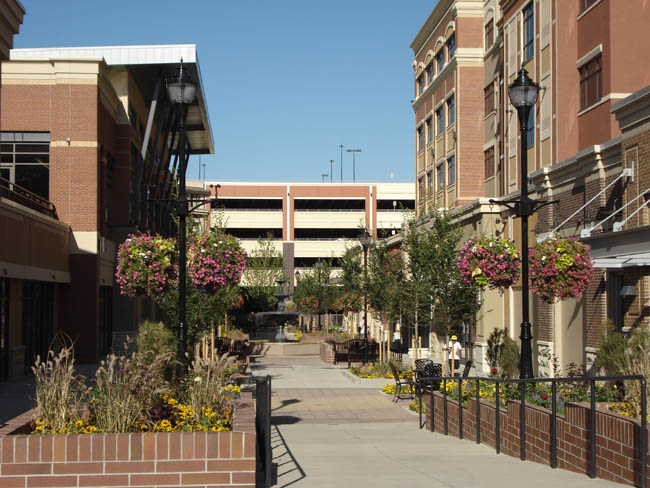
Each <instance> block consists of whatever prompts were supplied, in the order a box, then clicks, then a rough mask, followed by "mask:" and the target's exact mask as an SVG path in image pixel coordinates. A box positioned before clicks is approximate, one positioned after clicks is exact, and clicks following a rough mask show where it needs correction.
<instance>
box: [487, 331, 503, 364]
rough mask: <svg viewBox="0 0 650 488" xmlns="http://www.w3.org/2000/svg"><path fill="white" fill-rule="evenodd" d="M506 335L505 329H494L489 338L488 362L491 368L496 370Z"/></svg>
mask: <svg viewBox="0 0 650 488" xmlns="http://www.w3.org/2000/svg"><path fill="white" fill-rule="evenodd" d="M504 335H505V330H504V329H494V330H493V331H492V332H491V333H490V335H489V337H488V340H487V346H488V348H487V361H488V364H489V365H490V367H491V368H496V367H497V366H498V364H499V356H500V353H501V344H502V342H503V336H504Z"/></svg>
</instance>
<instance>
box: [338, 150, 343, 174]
mask: <svg viewBox="0 0 650 488" xmlns="http://www.w3.org/2000/svg"><path fill="white" fill-rule="evenodd" d="M339 149H340V150H341V183H343V144H339Z"/></svg>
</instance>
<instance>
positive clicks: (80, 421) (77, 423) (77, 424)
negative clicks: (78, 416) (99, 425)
mask: <svg viewBox="0 0 650 488" xmlns="http://www.w3.org/2000/svg"><path fill="white" fill-rule="evenodd" d="M74 424H75V425H76V426H77V427H81V426H83V424H84V421H83V420H77V421H75V423H74Z"/></svg>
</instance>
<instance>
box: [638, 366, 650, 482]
mask: <svg viewBox="0 0 650 488" xmlns="http://www.w3.org/2000/svg"><path fill="white" fill-rule="evenodd" d="M639 382H640V383H641V385H640V386H641V483H640V485H641V486H643V487H644V488H645V486H646V482H647V481H646V480H647V476H648V473H647V471H648V462H647V459H648V453H647V451H648V445H647V440H648V437H647V436H648V411H647V408H648V407H647V405H646V401H647V398H646V379H645V377H644V376H641V377H640V378H639Z"/></svg>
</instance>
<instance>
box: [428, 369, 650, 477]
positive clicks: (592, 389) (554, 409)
mask: <svg viewBox="0 0 650 488" xmlns="http://www.w3.org/2000/svg"><path fill="white" fill-rule="evenodd" d="M451 381H453V382H455V383H456V386H457V395H458V437H459V438H460V439H462V438H463V392H464V391H465V390H464V389H463V382H467V383H475V390H476V391H475V394H476V414H475V415H476V434H475V436H476V443H477V444H480V443H481V408H480V406H481V401H480V400H481V396H480V393H481V382H486V383H494V384H495V394H494V398H495V400H496V402H495V408H496V416H495V426H494V428H495V444H496V446H495V447H496V452H497V454H499V453H500V452H501V425H500V422H501V419H500V410H501V400H500V399H501V392H502V390H501V388H500V386H501V385H504V384H519V398H518V400H519V401H520V405H519V407H520V411H519V425H520V430H519V433H520V435H519V457H520V459H521V460H522V461H525V460H526V393H527V389H528V387H529V386H528V385H535V384H538V383H550V384H551V394H550V395H549V397H550V400H551V420H550V432H549V438H550V443H549V444H550V466H551V468H557V464H558V463H557V425H556V424H557V414H558V405H557V398H558V395H557V385H558V383H581V384H589V403H590V410H589V426H588V431H589V439H590V440H591V442H589V447H588V455H589V458H588V463H587V466H588V469H587V474H588V475H589V477H590V478H595V477H596V435H597V434H598V432H597V428H596V382H624V381H638V382H639V383H640V385H639V386H640V392H641V421H640V430H641V433H640V436H639V437H640V439H639V444H640V446H639V450H640V455H639V459H638V460H636V461H637V462H638V463H639V464H640V471H641V475H640V480H641V483H639V486H643V487H645V486H646V478H647V466H646V463H647V451H648V446H647V435H648V433H647V421H646V419H647V405H646V401H647V398H646V379H645V377H644V376H642V375H629V376H589V377H563V378H528V379H518V378H512V379H498V378H481V377H470V378H459V377H451V376H446V377H442V376H441V377H428V378H425V381H424V383H423V384H422V385H419V386H420V387H419V388H418V395H419V411H420V428H422V427H423V424H422V397H423V395H424V393H425V392H426V391H429V392H431V396H430V405H429V409H430V412H431V424H430V428H431V432H434V431H435V410H434V395H433V391H432V390H433V389H434V388H432V386H434V385H439V387H440V390H439V392H440V393H441V394H442V395H443V409H442V410H443V429H444V434H445V435H448V434H449V425H448V406H447V397H448V396H450V394H449V393H448V392H447V383H448V382H451ZM484 403H485V402H484Z"/></svg>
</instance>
